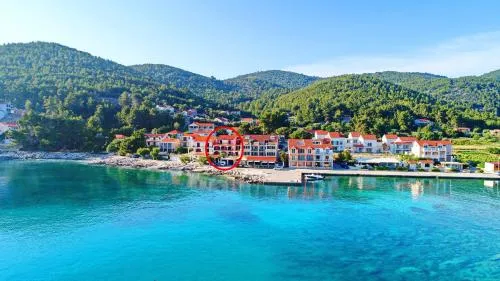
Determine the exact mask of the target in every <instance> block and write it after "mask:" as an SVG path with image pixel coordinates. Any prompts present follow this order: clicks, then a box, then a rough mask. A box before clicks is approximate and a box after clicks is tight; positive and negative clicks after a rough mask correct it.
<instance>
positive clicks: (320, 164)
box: [288, 139, 333, 168]
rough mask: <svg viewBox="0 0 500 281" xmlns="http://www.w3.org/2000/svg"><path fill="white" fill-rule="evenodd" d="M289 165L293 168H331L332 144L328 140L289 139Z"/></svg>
mask: <svg viewBox="0 0 500 281" xmlns="http://www.w3.org/2000/svg"><path fill="white" fill-rule="evenodd" d="M288 163H289V166H290V167H292V168H313V167H314V168H331V167H332V164H333V147H332V144H331V142H330V140H328V139H323V140H318V139H315V140H313V139H289V140H288Z"/></svg>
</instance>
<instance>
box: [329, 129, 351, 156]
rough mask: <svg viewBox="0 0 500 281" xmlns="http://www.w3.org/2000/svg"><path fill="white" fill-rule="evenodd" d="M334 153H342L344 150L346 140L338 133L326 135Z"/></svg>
mask: <svg viewBox="0 0 500 281" xmlns="http://www.w3.org/2000/svg"><path fill="white" fill-rule="evenodd" d="M328 138H329V139H330V141H331V144H332V146H333V151H334V152H342V151H344V150H345V148H346V143H347V139H346V138H345V137H344V135H342V134H341V133H339V132H330V133H328Z"/></svg>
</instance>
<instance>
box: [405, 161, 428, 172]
mask: <svg viewBox="0 0 500 281" xmlns="http://www.w3.org/2000/svg"><path fill="white" fill-rule="evenodd" d="M406 163H407V164H408V170H410V171H417V170H424V171H426V172H428V171H430V170H431V169H432V167H433V166H434V161H433V160H431V159H422V160H408V161H406Z"/></svg>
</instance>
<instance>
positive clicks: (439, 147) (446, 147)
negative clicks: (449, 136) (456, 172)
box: [411, 140, 452, 162]
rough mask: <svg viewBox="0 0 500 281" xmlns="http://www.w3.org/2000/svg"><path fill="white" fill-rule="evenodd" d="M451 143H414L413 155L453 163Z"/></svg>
mask: <svg viewBox="0 0 500 281" xmlns="http://www.w3.org/2000/svg"><path fill="white" fill-rule="evenodd" d="M451 153H452V147H451V141H449V140H438V141H433V140H419V141H414V142H413V145H412V148H411V154H412V155H414V156H415V157H418V158H426V159H433V160H435V161H440V162H441V161H451V158H452V156H451Z"/></svg>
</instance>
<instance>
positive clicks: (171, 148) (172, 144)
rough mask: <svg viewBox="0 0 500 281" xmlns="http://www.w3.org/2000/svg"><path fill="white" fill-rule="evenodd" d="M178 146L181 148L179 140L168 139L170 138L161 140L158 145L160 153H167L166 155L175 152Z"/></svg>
mask: <svg viewBox="0 0 500 281" xmlns="http://www.w3.org/2000/svg"><path fill="white" fill-rule="evenodd" d="M180 146H181V140H180V139H176V138H170V137H166V138H163V139H162V140H161V142H160V145H159V147H160V151H161V152H168V153H172V152H175V150H177V148H178V147H180Z"/></svg>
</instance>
